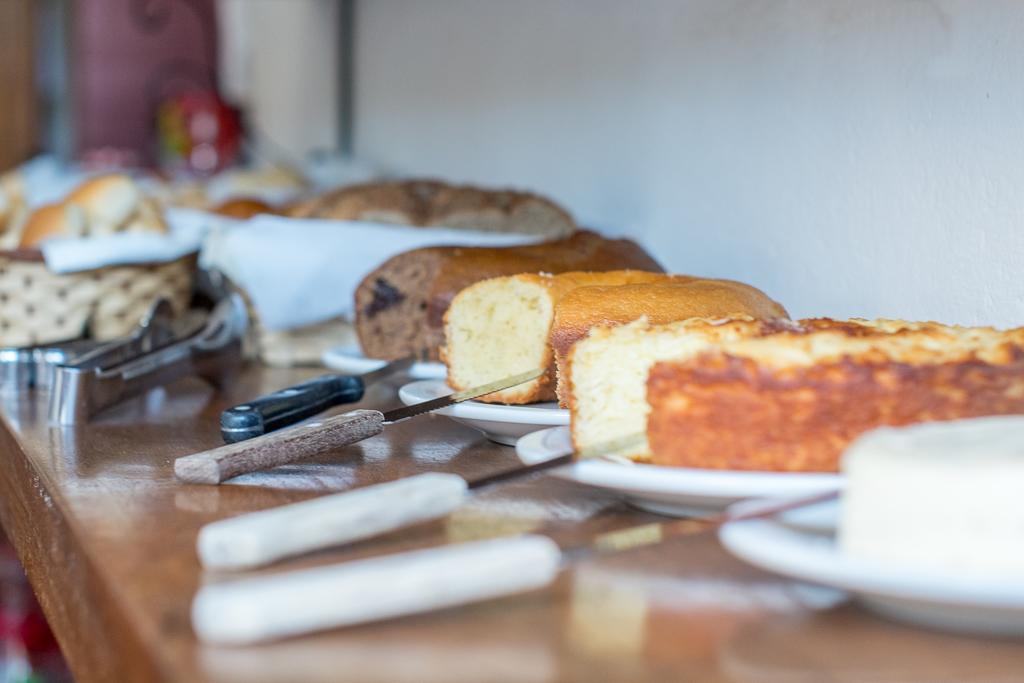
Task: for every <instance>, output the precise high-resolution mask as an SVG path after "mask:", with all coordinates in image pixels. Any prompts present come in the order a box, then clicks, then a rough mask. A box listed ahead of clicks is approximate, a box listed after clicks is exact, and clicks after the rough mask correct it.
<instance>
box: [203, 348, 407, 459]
mask: <svg viewBox="0 0 1024 683" xmlns="http://www.w3.org/2000/svg"><path fill="white" fill-rule="evenodd" d="M417 360H418V358H417V357H416V356H408V357H406V358H400V359H398V360H394V361H391V362H390V363H388V364H387V365H384V366H383V367H381V368H378V369H376V370H374V371H373V372H367V373H365V374H363V375H336V374H332V375H321V376H320V377H315V378H313V379H311V380H308V381H306V382H302V383H301V384H296V385H295V386H291V387H288V388H286V389H281V390H280V391H275V392H274V393H272V394H267V395H265V396H260V397H259V398H255V399H253V400H251V401H247V402H245V403H243V404H240V405H237V406H233V407H231V408H228V409H227V410H225V411H224V412H223V413H221V414H220V434H221V437H222V438H223V439H224V442H225V443H236V442H238V441H244V440H246V439H252V438H254V437H257V436H262V435H263V434H266V433H268V432H272V431H275V430H277V429H281V428H283V427H288V426H290V425H293V424H295V423H297V422H301V421H303V420H305V419H306V418H308V417H313V416H314V415H318V414H320V413H322V412H324V411H325V410H327V409H328V408H333V407H334V406H340V405H344V404H346V403H358V402H359V401H361V400H362V398H363V394H364V393H365V392H366V387H368V386H370V385H371V384H373V383H374V382H379V381H380V380H382V379H384V378H386V377H388V376H390V375H394V374H396V373H399V372H402V371H403V370H406V369H407V368H409V367H411V366H412V364H413V363H415V362H416V361H417Z"/></svg>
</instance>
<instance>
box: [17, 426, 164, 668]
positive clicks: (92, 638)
mask: <svg viewBox="0 0 1024 683" xmlns="http://www.w3.org/2000/svg"><path fill="white" fill-rule="evenodd" d="M0 463H2V464H0V468H2V469H0V524H2V525H3V528H4V531H5V532H6V533H7V536H8V538H9V539H10V541H11V543H12V544H13V546H14V549H15V551H16V552H17V554H18V558H19V559H20V561H21V563H22V565H23V566H24V568H25V573H26V575H27V576H28V580H29V583H30V584H31V586H32V589H33V591H34V592H35V594H36V597H37V599H38V600H39V603H40V605H41V606H42V609H43V613H44V614H45V615H46V618H47V620H48V621H49V623H50V626H51V628H52V630H53V633H54V635H55V636H56V638H57V642H58V643H59V644H60V647H61V650H62V652H63V653H64V657H65V658H66V659H67V662H68V666H69V667H70V669H71V672H72V674H73V675H74V677H75V680H76V681H79V682H80V683H88V682H89V681H165V680H169V679H168V678H167V677H166V676H165V675H164V673H163V672H162V671H160V670H159V669H158V668H156V666H157V664H156V662H155V661H154V660H153V659H152V658H151V657H150V656H148V655H147V654H146V652H147V650H146V648H145V645H144V642H143V639H142V636H141V634H139V633H136V632H135V630H134V629H133V628H132V627H131V625H130V624H129V623H127V621H126V620H125V619H124V618H123V617H121V616H119V615H122V614H123V612H122V611H121V610H96V609H94V608H93V607H92V605H93V604H94V601H96V600H108V601H111V602H113V601H114V600H115V597H114V596H113V595H112V594H111V593H110V592H109V591H108V590H107V589H106V588H105V586H104V583H103V581H102V580H100V577H99V575H98V573H97V571H96V567H95V564H94V563H93V562H92V561H91V560H90V558H89V557H88V554H87V553H86V552H85V551H84V550H83V548H82V546H81V544H80V543H79V542H78V538H77V537H76V535H75V532H74V529H73V528H72V526H71V525H69V524H68V517H67V516H66V514H65V512H66V511H65V509H64V508H65V505H66V503H65V502H64V501H63V500H62V498H61V496H60V495H59V493H58V489H57V487H56V486H54V482H51V481H48V480H47V476H46V475H45V473H43V472H40V471H38V470H37V469H36V468H35V467H34V466H33V465H32V463H31V461H30V459H29V458H28V456H27V455H26V454H25V452H24V450H23V449H22V447H21V444H20V443H19V441H18V439H17V437H16V436H15V434H14V433H13V431H12V429H11V427H10V425H9V424H8V422H7V419H6V417H3V418H2V419H0ZM54 566H57V567H59V568H62V569H61V570H60V571H53V567H54ZM47 567H49V569H47ZM86 596H88V597H86ZM112 644H116V646H114V647H112Z"/></svg>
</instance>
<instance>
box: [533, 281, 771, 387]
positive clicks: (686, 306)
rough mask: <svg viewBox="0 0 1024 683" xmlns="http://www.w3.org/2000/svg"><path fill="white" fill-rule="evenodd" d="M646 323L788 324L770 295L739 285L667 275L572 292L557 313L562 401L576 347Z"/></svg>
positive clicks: (554, 329) (554, 331) (555, 344)
mask: <svg viewBox="0 0 1024 683" xmlns="http://www.w3.org/2000/svg"><path fill="white" fill-rule="evenodd" d="M641 317H642V318H645V319H646V320H647V322H648V323H649V324H651V325H661V324H664V323H671V322H676V321H679V320H688V319H691V318H710V319H718V320H721V319H733V318H752V319H755V320H768V319H772V318H788V317H789V315H788V314H787V313H786V309H785V308H783V307H782V306H781V305H780V304H778V303H777V302H775V301H773V300H772V299H771V298H769V297H768V295H766V294H765V293H764V292H762V291H761V290H759V289H757V288H756V287H751V286H750V285H746V284H743V283H742V282H736V281H734V280H714V279H702V278H697V277H691V276H689V275H662V276H660V277H656V278H652V279H650V280H649V281H644V282H638V283H632V284H620V285H618V286H592V285H591V286H586V287H578V288H576V289H573V290H572V291H571V292H568V293H567V294H566V295H565V296H564V297H562V299H561V300H560V301H559V302H558V306H557V307H556V308H555V319H554V322H553V323H552V325H551V347H552V349H553V350H554V352H555V362H556V364H557V366H558V400H559V402H560V403H561V404H562V405H563V406H565V405H568V401H569V396H568V393H569V388H568V386H569V385H568V377H569V368H568V357H569V351H570V350H571V349H572V347H573V345H574V344H575V343H576V342H577V341H579V340H580V339H582V338H583V337H585V336H586V335H587V334H588V333H589V332H590V331H591V330H593V329H594V328H597V327H615V326H617V325H624V324H626V323H630V322H633V321H634V320H638V319H640V318H641Z"/></svg>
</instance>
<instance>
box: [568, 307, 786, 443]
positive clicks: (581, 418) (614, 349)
mask: <svg viewBox="0 0 1024 683" xmlns="http://www.w3.org/2000/svg"><path fill="white" fill-rule="evenodd" d="M792 325H795V323H792V322H790V321H788V320H784V319H779V320H774V321H771V322H762V321H756V320H754V319H753V318H751V317H749V316H746V317H744V318H742V319H736V320H727V319H719V320H710V319H706V318H691V319H689V320H683V321H680V322H674V323H669V324H664V325H653V324H651V323H650V322H649V321H648V320H647V319H645V318H643V319H640V320H637V321H635V322H632V323H629V324H627V325H622V326H619V327H595V328H594V329H592V330H591V331H590V334H589V336H587V337H586V338H585V339H582V340H580V341H579V342H577V343H576V344H575V345H574V346H573V347H572V349H571V351H570V352H569V355H568V360H567V363H566V369H565V373H566V376H565V377H563V378H562V379H563V380H564V384H565V385H566V386H567V388H568V391H567V394H568V405H569V410H570V415H571V430H572V439H573V444H574V445H575V447H576V448H577V450H578V449H582V448H588V447H592V446H598V445H601V444H604V443H607V442H609V441H612V440H615V439H621V438H625V437H631V436H633V435H636V434H646V430H647V415H648V412H649V408H648V404H647V396H646V394H647V375H648V372H649V371H650V368H651V366H652V365H654V364H655V363H657V362H659V361H663V360H669V359H677V360H678V359H684V358H689V357H692V356H695V355H697V354H699V353H701V352H704V351H707V350H708V349H711V348H713V347H714V346H715V345H716V344H721V343H723V342H726V341H733V340H736V339H742V338H745V337H750V336H754V335H759V334H767V333H770V332H773V331H777V330H779V329H784V328H785V327H786V326H792ZM619 455H623V456H626V457H630V458H633V459H636V460H646V459H647V458H648V457H649V456H650V449H649V447H648V445H647V441H646V436H645V437H644V438H643V440H642V441H641V442H640V443H638V444H636V445H635V446H633V447H631V448H630V450H629V452H624V453H620V454H619Z"/></svg>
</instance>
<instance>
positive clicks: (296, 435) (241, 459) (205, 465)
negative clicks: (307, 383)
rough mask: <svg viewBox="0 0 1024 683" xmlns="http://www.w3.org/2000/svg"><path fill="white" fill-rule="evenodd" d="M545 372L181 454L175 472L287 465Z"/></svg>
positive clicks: (236, 471)
mask: <svg viewBox="0 0 1024 683" xmlns="http://www.w3.org/2000/svg"><path fill="white" fill-rule="evenodd" d="M545 372H547V370H546V369H545V368H535V369H533V370H530V371H528V372H523V373H520V374H518V375H513V376H511V377H506V378H505V379H502V380H498V381H496V382H491V383H490V384H485V385H483V386H479V387H474V388H472V389H467V390H465V391H459V392H455V393H453V394H449V395H447V396H441V397H440V398H435V399H431V400H429V401H423V402H422V403H416V404H414V405H411V406H405V407H404V408H397V409H395V410H390V411H388V412H386V413H382V412H381V411H379V410H353V411H350V412H348V413H344V414H342V415H335V416H333V417H328V418H325V419H323V420H317V421H316V422H311V423H309V424H303V425H298V426H295V427H291V428H289V429H283V430H279V431H276V432H270V433H269V434H264V435H262V436H257V437H254V438H252V439H246V440H244V441H239V442H237V443H229V444H226V445H224V446H219V447H217V448H213V449H211V450H208V451H203V452H201V453H194V454H192V455H186V456H182V457H180V458H178V459H177V460H175V461H174V475H175V476H176V477H177V478H178V479H179V480H181V481H183V482H187V483H190V484H220V483H221V482H223V481H225V480H227V479H230V478H231V477H236V476H238V475H240V474H246V473H249V472H256V471H259V470H264V469H268V468H270V467H277V466H278V465H286V464H288V463H290V462H295V461H296V460H301V459H302V458H308V457H311V456H314V455H316V454H318V453H322V452H324V451H328V450H331V449H334V448H341V447H342V446H348V445H351V444H354V443H357V442H359V441H362V440H364V439H368V438H370V437H371V436H376V435H377V434H380V433H381V432H383V431H384V426H385V425H389V424H394V423H395V422H399V421H401V420H407V419H409V418H411V417H416V416H417V415H422V414H423V413H428V412H431V411H434V410H439V409H441V408H446V407H448V406H451V405H455V404H457V403H462V402H463V401H468V400H470V399H474V398H478V397H480V396H485V395H487V394H492V393H494V392H496V391H502V390H504V389H510V388H512V387H514V386H518V385H520V384H523V383H524V382H529V381H530V380H533V379H536V378H538V377H540V376H541V375H543V374H544V373H545Z"/></svg>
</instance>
